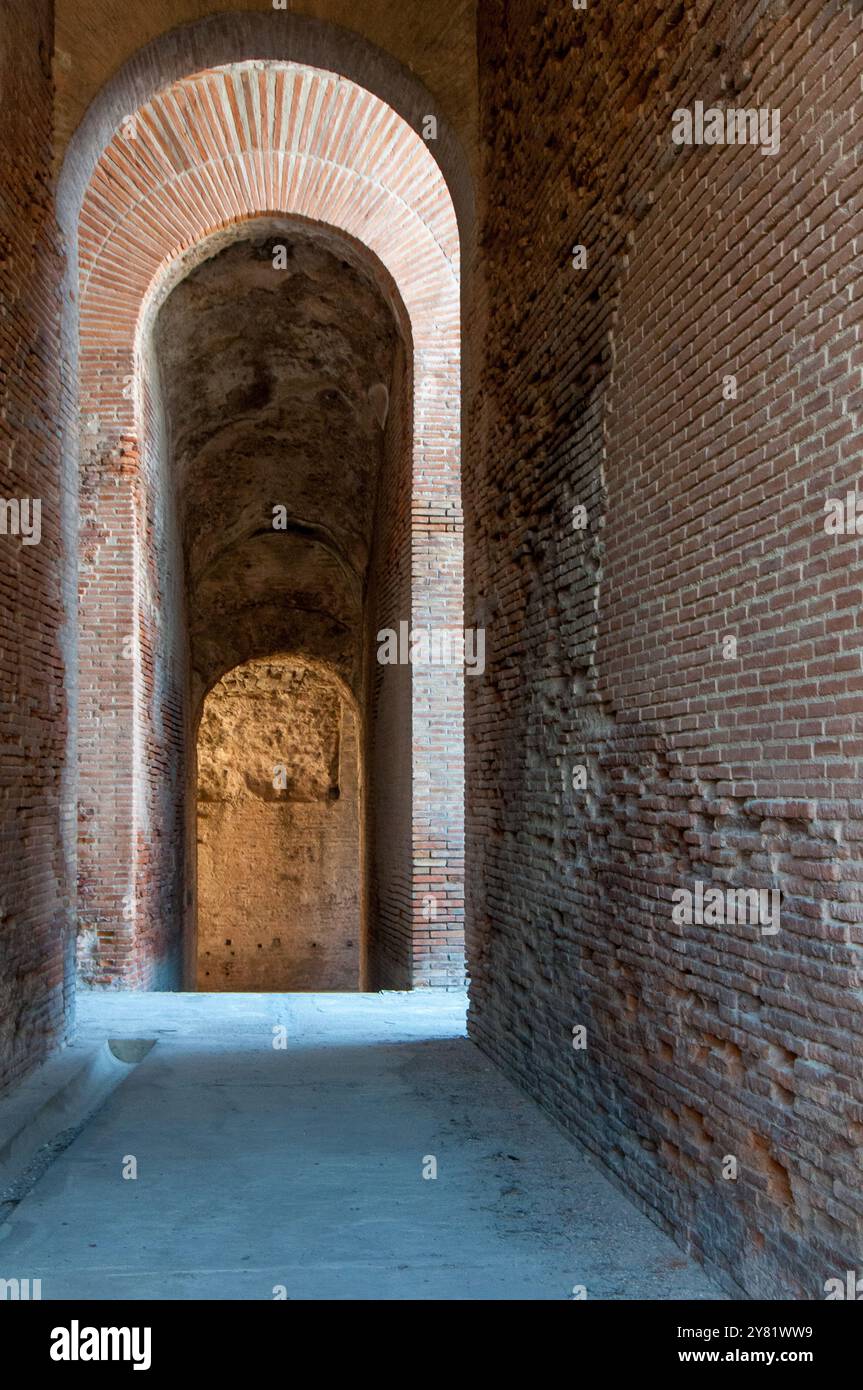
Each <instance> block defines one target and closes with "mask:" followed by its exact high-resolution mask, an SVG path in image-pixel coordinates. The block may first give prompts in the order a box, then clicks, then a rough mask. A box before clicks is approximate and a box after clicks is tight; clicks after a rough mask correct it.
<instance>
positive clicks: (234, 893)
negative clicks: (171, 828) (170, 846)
mask: <svg viewBox="0 0 863 1390" xmlns="http://www.w3.org/2000/svg"><path fill="white" fill-rule="evenodd" d="M357 758H358V747H357V730H356V720H355V716H354V713H353V710H352V709H351V707H350V704H349V702H348V700H347V698H346V696H345V693H344V691H343V690H341V689H340V688H339V686H338V684H337V683H336V682H335V681H334V679H333V677H332V676H331V675H329V674H327V673H325V672H322V671H319V670H315V669H314V668H312V667H310V666H308V665H305V664H303V663H299V662H296V661H292V660H290V659H288V658H282V659H279V660H266V661H255V662H250V663H249V664H248V665H246V666H242V667H240V668H238V669H236V670H233V671H230V672H229V673H228V674H227V675H226V676H225V677H224V678H223V679H222V680H221V681H219V682H218V684H217V685H216V686H214V688H213V689H212V690H211V691H210V693H209V695H208V696H207V699H206V702H205V705H204V713H203V716H202V718H201V724H200V728H199V731H198V985H199V988H201V989H205V990H220V989H229V990H261V991H267V990H273V989H280V990H306V989H312V990H314V989H316V990H328V989H338V990H352V989H356V988H357V987H358V985H359V970H360V932H361V930H362V923H361V902H360V894H359V892H358V884H359V867H360V864H359V853H360V841H359V820H360V805H359V777H358V765H357Z"/></svg>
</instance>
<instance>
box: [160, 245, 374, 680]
mask: <svg viewBox="0 0 863 1390" xmlns="http://www.w3.org/2000/svg"><path fill="white" fill-rule="evenodd" d="M396 342H397V328H396V324H395V320H394V318H393V315H392V312H391V310H390V308H389V306H388V304H387V302H386V301H385V299H384V298H383V296H382V294H381V292H380V291H379V289H378V288H377V286H376V285H375V283H374V281H373V279H372V277H371V275H370V273H369V272H368V270H367V268H366V267H365V266H363V265H362V264H361V263H360V262H359V261H358V259H357V257H356V256H355V255H354V254H353V253H352V251H351V249H350V248H349V247H347V246H346V244H345V243H344V242H343V241H341V240H339V239H338V238H336V237H335V236H334V235H333V234H332V233H329V232H327V231H326V230H324V229H317V228H309V229H308V230H306V229H303V230H298V229H297V228H296V227H295V226H291V227H290V229H287V230H286V229H285V228H282V229H281V230H279V231H271V232H270V233H269V234H267V235H257V236H255V237H253V238H252V239H249V240H244V241H239V242H235V243H234V244H233V245H230V246H228V247H227V248H226V249H224V250H221V251H219V252H218V253H217V254H216V255H214V256H213V257H212V258H211V259H209V260H207V261H205V262H204V263H203V264H201V265H199V266H197V268H196V269H194V270H193V271H192V272H191V273H190V274H189V275H188V276H187V277H186V279H185V280H183V281H182V282H181V283H180V284H179V285H178V286H177V287H176V288H175V289H174V290H173V292H172V293H171V294H170V296H169V297H168V299H167V300H166V302H165V304H164V305H163V306H162V308H161V310H160V312H159V316H158V319H157V323H156V332H155V346H156V356H157V360H158V364H159V369H160V374H161V395H162V403H163V407H164V411H165V415H166V421H167V427H168V435H169V441H170V450H171V456H172V471H173V476H174V480H175V485H176V488H177V503H178V511H179V518H180V526H181V531H182V538H183V550H184V565H185V573H186V584H187V595H188V623H189V631H190V637H191V649H192V672H193V683H194V687H195V690H196V693H197V696H198V698H200V696H201V694H202V693H203V692H204V691H205V690H206V689H207V688H208V687H209V686H210V685H211V684H212V683H213V681H215V680H217V679H218V678H219V677H220V676H221V675H222V674H224V672H225V671H227V670H229V669H230V668H231V667H232V666H234V665H236V664H237V663H238V662H240V661H244V660H247V659H249V658H250V657H253V656H263V655H268V654H270V653H272V652H276V651H296V652H304V653H306V654H308V655H311V656H314V657H317V658H323V659H325V660H328V661H330V662H332V663H333V665H334V666H335V667H336V669H337V670H339V671H340V672H341V673H342V674H344V675H345V676H346V677H347V678H348V679H349V680H352V681H355V680H356V677H357V674H358V671H359V663H360V657H361V651H360V643H361V634H362V604H363V593H364V587H365V582H366V572H367V567H368V562H369V554H370V547H371V541H372V529H373V525H374V517H375V499H376V488H377V478H378V471H379V466H380V462H381V458H382V450H383V440H384V431H383V425H384V421H385V415H386V410H387V408H388V402H389V389H390V385H391V379H392V372H393V363H394V354H395V349H396Z"/></svg>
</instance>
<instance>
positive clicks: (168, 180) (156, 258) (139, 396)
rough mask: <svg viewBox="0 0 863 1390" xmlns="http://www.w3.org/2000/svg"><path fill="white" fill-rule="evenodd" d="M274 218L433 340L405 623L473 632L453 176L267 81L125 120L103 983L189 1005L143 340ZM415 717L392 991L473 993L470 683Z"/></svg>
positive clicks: (114, 365) (106, 289) (96, 410)
mask: <svg viewBox="0 0 863 1390" xmlns="http://www.w3.org/2000/svg"><path fill="white" fill-rule="evenodd" d="M91 124H92V123H91ZM73 167H79V166H74V165H73ZM68 186H69V187H71V184H70V185H68ZM264 216H269V217H273V216H283V217H300V218H304V219H309V220H311V221H313V222H315V223H319V224H323V225H326V226H328V227H330V228H334V229H336V230H337V231H338V232H339V233H341V234H343V235H344V236H346V237H347V238H349V239H351V240H352V241H354V242H356V243H359V244H361V245H362V246H364V247H366V248H368V250H369V251H370V252H371V253H372V255H373V256H374V257H375V258H376V260H377V261H379V262H380V264H381V266H382V267H383V268H384V271H385V272H386V278H388V279H389V280H390V281H391V283H392V284H393V285H394V286H395V287H396V289H397V292H398V297H399V299H400V300H401V304H402V305H403V306H404V313H405V315H406V317H407V320H408V321H409V326H410V335H411V339H412V346H411V364H410V365H411V369H412V407H413V433H412V446H411V455H412V458H411V483H410V503H409V508H408V509H407V512H408V513H409V514H406V516H405V518H404V524H405V528H406V530H405V545H407V546H408V547H409V575H410V579H409V596H407V598H406V602H407V604H408V608H407V610H405V608H404V607H403V608H402V609H401V610H400V612H398V613H397V612H396V610H394V611H393V618H394V619H395V618H396V617H397V616H399V617H400V616H405V617H409V618H410V620H411V622H412V623H413V624H415V625H416V626H420V625H422V626H439V627H450V628H456V627H460V626H461V625H462V596H461V505H460V483H459V475H460V459H459V393H460V368H459V348H460V321H459V263H458V262H459V236H458V229H457V225H456V217H455V211H454V207H453V202H452V199H451V197H450V194H449V191H448V189H447V185H446V183H445V181H444V179H443V177H442V175H441V173H440V169H439V168H438V166H437V164H436V163H435V161H434V159H433V158H432V156H431V154H430V153H429V149H428V147H427V146H426V144H425V143H424V142H423V140H422V139H421V138H420V136H419V135H418V134H417V132H416V131H415V130H413V129H411V127H410V126H409V125H408V124H407V122H406V121H405V120H404V119H403V118H402V117H401V116H400V115H398V114H397V113H396V112H395V111H394V110H393V109H392V108H391V107H389V106H387V105H386V103H384V102H383V101H382V100H381V99H380V98H379V97H377V96H375V95H374V94H373V93H371V92H370V91H368V90H366V89H364V88H363V87H361V86H359V85H357V84H356V83H354V82H352V81H349V80H346V79H345V78H343V77H340V76H338V75H336V74H335V73H333V72H330V71H326V70H322V69H311V68H309V67H305V66H303V65H301V64H298V63H284V62H278V61H273V60H264V61H261V60H256V61H245V62H238V63H234V64H232V65H230V66H227V67H222V68H218V69H208V70H205V71H202V72H198V73H196V74H194V75H191V76H187V77H183V78H182V79H180V80H179V81H177V82H175V83H174V84H173V85H171V86H169V87H167V88H166V89H164V90H161V91H159V92H158V94H156V95H153V96H152V97H151V99H150V100H148V101H146V102H144V103H143V104H142V105H141V106H140V107H139V108H137V109H135V110H134V111H129V110H127V111H126V112H125V113H124V119H123V120H122V122H121V125H120V128H119V129H118V130H116V131H115V133H114V135H113V137H112V139H111V140H110V141H109V142H108V144H107V145H106V147H105V148H104V150H103V151H102V153H101V155H100V156H99V158H98V160H97V161H96V162H95V165H94V168H93V172H92V177H91V178H90V181H89V184H88V186H87V189H86V193H85V196H84V198H83V203H82V206H81V213H80V219H79V223H78V252H79V281H80V310H79V313H80V357H79V379H80V409H81V417H82V421H83V430H84V438H83V445H82V454H81V512H82V522H83V527H82V550H81V584H80V591H81V625H80V671H81V702H80V713H81V717H80V725H79V729H80V734H79V739H80V769H81V793H80V796H81V802H80V830H81V834H80V841H79V853H80V902H79V908H80V913H81V919H82V922H83V925H84V928H85V933H84V940H85V948H86V954H87V957H88V962H89V965H88V970H89V975H90V978H91V980H93V981H95V982H100V983H122V984H127V985H132V986H137V987H171V985H172V984H174V985H175V984H176V983H177V982H178V980H179V977H180V967H179V963H178V961H177V960H176V959H172V960H162V961H160V960H159V930H160V928H159V922H160V919H161V918H163V917H164V915H165V912H166V899H165V896H164V884H161V883H160V882H159V880H158V874H156V875H155V876H154V874H153V871H152V865H153V863H154V861H155V860H156V859H157V858H158V854H161V855H162V856H163V857H164V855H165V853H166V849H165V846H164V845H162V846H161V847H158V846H157V845H156V841H157V840H158V836H159V834H160V830H159V825H158V822H159V814H160V803H159V799H158V797H157V796H156V795H155V793H154V791H153V787H152V785H149V784H148V783H147V780H146V772H145V769H146V767H147V766H151V765H153V764H156V765H158V764H159V763H160V762H161V761H164V760H165V758H166V757H167V750H168V746H169V745H170V744H171V741H172V739H173V740H174V741H175V742H176V741H177V740H178V739H179V737H180V732H179V731H180V728H181V726H183V725H184V724H185V723H187V719H188V716H187V713H186V712H184V711H183V709H182V708H181V707H180V706H181V705H182V700H181V699H180V698H179V697H178V695H177V692H176V691H170V690H168V689H167V688H166V686H165V682H164V681H163V680H161V677H160V672H159V661H160V656H159V650H158V649H159V642H160V641H161V636H160V631H159V603H160V602H161V601H162V597H163V595H162V589H164V576H163V575H160V574H157V573H156V572H155V568H156V567H155V566H154V562H153V549H152V534H151V532H152V508H150V506H149V503H148V494H150V493H151V492H152V489H153V486H154V482H153V478H154V456H155V454H157V453H158V451H159V448H160V447H161V443H160V441H159V440H158V429H157V428H156V425H155V421H154V420H153V418H152V412H151V410H150V402H149V397H148V391H147V386H146V381H144V379H143V377H142V372H141V366H142V334H145V333H146V331H147V326H148V324H149V323H150V321H151V317H152V314H151V310H152V305H153V303H154V302H155V301H157V300H158V299H159V297H160V293H161V292H162V290H163V289H164V287H165V285H166V284H167V283H168V282H170V281H172V280H173V279H176V276H177V273H178V270H177V267H178V265H181V264H182V262H183V261H184V258H188V257H189V256H190V254H194V248H196V247H197V246H199V245H200V244H201V243H203V242H206V240H207V239H209V238H213V237H218V236H219V235H220V234H223V233H226V232H227V231H229V229H230V228H232V227H235V226H237V225H238V224H240V223H242V222H245V221H248V220H250V219H254V218H260V217H264ZM148 518H149V520H148ZM169 587H170V585H169ZM409 718H410V722H411V727H412V739H411V752H410V754H409V758H410V761H411V763H412V773H411V782H412V786H411V789H410V794H409V804H410V808H411V810H410V818H411V840H412V850H411V852H410V863H409V864H406V865H404V867H403V871H400V872H398V873H396V874H395V875H392V876H391V880H392V881H391V885H390V887H389V888H387V890H386V895H385V896H386V897H387V900H386V901H385V902H384V903H382V905H381V912H382V916H383V918H384V919H385V927H384V936H385V938H386V941H387V943H388V944H387V947H386V950H384V951H383V953H382V958H381V963H380V968H379V969H378V970H377V971H376V972H375V978H374V983H375V984H379V985H389V986H397V987H405V986H406V985H417V984H428V983H458V982H459V981H460V979H461V976H462V971H463V966H462V964H461V959H462V952H463V946H462V940H463V938H462V931H463V889H462V877H463V809H462V803H463V755H462V745H461V737H462V729H461V678H460V674H459V673H457V672H455V671H453V670H441V669H431V670H426V671H423V670H421V669H415V670H414V671H413V680H412V690H411V694H410V715H409ZM441 728H443V729H445V730H446V731H448V732H449V733H450V737H449V738H448V743H450V744H451V745H452V746H451V748H449V749H448V750H444V749H443V748H442V747H441V733H440V730H441ZM403 804H404V803H403ZM157 851H158V852H157ZM430 891H434V893H435V896H436V901H437V907H436V911H435V917H434V920H433V921H431V922H430V921H429V920H428V917H427V913H426V912H425V910H424V903H425V901H426V900H427V895H428V894H429V892H430ZM175 896H176V894H175ZM184 896H185V890H184ZM172 906H173V907H174V908H176V910H178V911H180V912H182V911H183V910H184V908H183V904H181V903H179V902H177V903H174V904H172ZM186 906H188V903H186ZM148 943H149V945H148Z"/></svg>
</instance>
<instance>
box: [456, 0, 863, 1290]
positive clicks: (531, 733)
mask: <svg viewBox="0 0 863 1390" xmlns="http://www.w3.org/2000/svg"><path fill="white" fill-rule="evenodd" d="M479 25H480V27H479V54H480V81H481V119H482V135H483V137H484V140H485V141H486V142H487V146H488V153H487V160H486V166H485V173H484V180H483V188H482V199H481V202H482V208H481V217H480V231H479V245H480V253H481V254H480V259H479V260H478V263H477V266H476V274H477V280H478V296H477V307H476V313H475V319H474V321H473V323H472V325H471V340H472V341H473V342H477V341H480V340H481V341H484V342H485V344H486V348H485V353H484V358H483V362H482V367H481V371H480V372H479V374H478V375H477V376H476V377H475V378H474V380H473V381H472V383H471V387H472V390H474V391H476V389H477V387H478V388H479V394H478V395H477V396H476V397H475V407H474V413H473V418H472V422H471V433H470V448H469V450H468V455H467V475H466V482H465V497H466V499H467V505H468V513H467V518H466V521H467V554H468V575H469V582H470V591H469V595H470V602H469V606H468V613H469V617H470V613H471V611H472V610H473V611H474V612H475V613H476V612H480V613H484V614H485V615H486V616H487V620H488V623H489V645H490V665H489V671H488V673H487V675H486V677H485V679H484V680H483V681H482V682H476V683H475V684H472V683H471V682H468V694H469V701H470V705H469V745H468V746H469V763H468V796H469V826H470V838H469V854H468V885H469V902H470V903H471V906H472V931H471V937H470V940H469V958H470V960H471V973H472V977H473V982H474V983H473V997H472V1003H471V1013H470V1029H471V1032H472V1035H473V1036H474V1037H475V1038H476V1040H477V1041H478V1042H479V1043H480V1044H481V1045H482V1046H483V1048H485V1049H486V1050H487V1051H488V1052H489V1053H490V1054H491V1055H492V1056H493V1057H494V1058H495V1059H497V1060H498V1061H500V1062H501V1064H502V1065H504V1066H505V1067H506V1068H507V1070H509V1071H510V1072H511V1073H512V1074H513V1075H514V1076H516V1077H517V1078H518V1079H519V1080H520V1081H521V1082H522V1083H523V1084H524V1085H525V1086H526V1087H528V1088H530V1090H531V1091H532V1092H533V1093H534V1094H536V1095H537V1096H538V1097H539V1098H540V1099H541V1100H542V1102H543V1103H544V1104H545V1105H546V1106H547V1107H548V1108H549V1109H550V1110H551V1111H552V1112H553V1113H554V1114H555V1115H556V1116H557V1117H558V1118H560V1119H561V1120H562V1121H563V1122H564V1123H565V1124H566V1125H567V1126H568V1127H569V1128H570V1129H571V1130H572V1132H573V1133H575V1134H576V1135H577V1136H578V1137H579V1138H580V1139H581V1140H582V1141H583V1142H584V1143H585V1144H587V1145H588V1147H589V1148H590V1149H591V1151H592V1152H593V1153H594V1154H595V1155H596V1156H597V1158H598V1159H599V1160H600V1162H601V1163H602V1164H603V1165H604V1166H605V1168H606V1169H607V1170H608V1171H609V1172H610V1173H611V1174H612V1175H613V1176H615V1177H616V1178H617V1179H619V1180H620V1181H621V1182H625V1183H626V1185H627V1187H628V1188H629V1189H630V1190H631V1191H632V1192H633V1193H634V1195H635V1197H636V1200H638V1201H639V1202H640V1203H641V1204H642V1205H643V1206H644V1207H645V1209H647V1210H648V1211H649V1212H650V1213H651V1214H652V1215H653V1216H654V1217H655V1219H657V1220H658V1221H659V1222H660V1223H661V1224H662V1225H664V1226H665V1227H666V1228H668V1229H670V1230H671V1231H673V1232H674V1234H675V1235H676V1236H677V1238H678V1239H679V1240H680V1241H681V1243H682V1244H684V1245H686V1246H688V1247H689V1248H690V1249H692V1250H693V1251H694V1252H695V1253H696V1254H697V1255H699V1256H700V1257H702V1258H704V1259H706V1260H707V1261H708V1262H710V1263H711V1265H712V1266H713V1267H714V1268H715V1269H716V1270H718V1271H719V1273H720V1274H721V1276H722V1277H723V1278H724V1279H725V1281H726V1282H727V1283H728V1285H729V1287H733V1286H734V1285H735V1284H737V1285H742V1286H743V1287H744V1288H745V1289H746V1290H747V1291H748V1292H750V1293H752V1294H755V1295H761V1296H768V1297H794V1298H806V1299H808V1298H813V1299H814V1298H819V1297H823V1288H824V1281H825V1280H826V1279H827V1278H829V1277H832V1276H834V1275H837V1274H839V1275H841V1274H842V1272H843V1271H844V1270H846V1269H849V1268H854V1266H855V1264H856V1263H858V1262H859V1254H860V1248H861V1242H860V1235H861V1216H863V1205H861V1201H860V1196H859V1191H860V1184H859V1176H860V1163H861V1146H863V1088H861V1080H860V1077H861V1066H860V1060H861V1055H863V1014H861V1007H860V999H861V993H860V987H861V975H860V949H861V944H863V937H861V928H860V925H859V924H860V920H861V914H863V908H861V898H863V893H861V875H860V854H859V844H860V838H861V832H863V819H861V818H863V803H861V801H860V780H859V779H860V754H861V751H863V747H861V743H860V719H861V712H863V688H861V650H860V649H861V641H860V635H859V625H858V623H857V617H856V615H857V613H858V612H859V605H860V599H861V590H860V578H859V576H860V571H859V558H860V557H859V543H858V541H857V538H856V537H855V536H844V537H842V536H838V537H829V536H827V535H825V532H824V527H823V521H824V501H825V498H827V497H843V498H844V496H845V493H846V492H847V491H848V490H849V489H853V488H854V486H855V483H856V480H857V478H858V476H859V470H860V448H861V446H860V433H859V428H860V419H859V412H860V407H861V400H863V398H861V390H860V388H861V368H863V348H861V343H860V316H859V307H858V301H857V300H855V293H854V288H853V286H854V274H855V271H854V263H853V262H854V253H855V249H856V252H857V254H858V256H859V235H860V220H859V218H860V194H861V183H863V173H861V168H860V163H859V159H857V160H855V158H854V145H855V136H854V130H855V122H856V123H857V124H858V128H859V120H860V117H861V114H863V107H861V98H860V79H861V73H863V46H861V39H860V35H861V30H860V6H859V5H857V4H854V5H849V4H844V5H839V4H826V5H825V4H823V3H821V2H820V0H819V2H818V3H809V4H804V3H799V2H798V3H790V4H782V5H765V4H755V3H748V4H739V5H735V6H731V5H730V4H708V3H705V4H699V5H693V6H682V5H681V6H679V7H677V8H675V7H672V6H667V7H666V6H662V7H655V6H651V5H648V4H644V3H638V4H633V5H627V6H623V5H612V4H602V3H599V0H596V2H595V3H594V0H589V3H588V6H587V10H586V11H585V12H580V13H576V12H573V11H572V10H571V9H570V8H569V7H567V6H559V7H554V8H552V9H549V8H548V7H547V6H540V5H538V4H533V3H530V0H519V3H517V4H509V5H503V4H501V3H490V4H488V5H483V6H481V7H480V13H479ZM696 100H702V101H703V102H704V103H705V105H706V106H710V105H712V104H721V105H722V106H732V107H755V108H762V107H763V108H767V109H773V108H777V107H778V108H779V109H780V111H781V142H780V150H779V153H778V154H777V155H775V156H772V155H763V154H762V153H761V152H760V150H759V149H757V148H751V147H744V146H734V145H720V146H714V147H708V146H701V147H698V146H691V147H687V146H681V147H679V148H678V147H676V146H674V145H673V144H672V140H671V129H672V113H673V111H674V110H675V109H677V108H683V107H687V108H692V107H693V104H694V102H695V101H696ZM855 236H856V238H857V242H856V247H855V240H854V238H855ZM576 244H581V245H584V246H585V248H586V251H587V265H586V268H584V269H576V268H574V267H573V265H572V259H573V253H572V248H573V246H574V245H576ZM729 375H733V376H735V377H736V390H737V394H736V398H735V397H734V395H733V394H732V391H733V387H732V384H731V383H729V382H723V378H724V377H727V376H729ZM723 386H725V390H726V394H725V395H723ZM577 506H584V507H585V508H586V520H587V525H586V526H585V527H583V528H579V527H577V526H576V525H574V522H575V520H576V518H577V515H578V514H577V513H575V512H574V510H573V509H574V508H576V507H577ZM728 637H732V638H735V639H736V650H735V647H734V644H733V643H728V642H725V641H724V639H726V638H728ZM581 768H583V769H584V773H583V774H581V773H578V772H577V770H578V769H581ZM574 771H576V776H575V779H573V772H574ZM582 782H583V785H582ZM574 783H575V785H574ZM697 881H701V882H703V883H705V884H707V885H708V886H720V887H723V888H724V887H755V888H763V889H767V890H770V889H778V890H781V894H782V898H781V927H780V930H779V932H778V933H776V934H775V935H767V934H763V933H762V932H761V931H760V930H759V928H758V927H757V926H753V925H751V924H747V923H742V922H729V923H727V924H725V925H723V926H699V925H677V924H676V923H675V922H674V921H673V919H672V907H673V900H672V894H673V893H674V892H675V890H677V889H690V890H693V891H694V884H695V883H696V882H697ZM579 1025H581V1026H584V1027H585V1028H586V1042H587V1046H586V1048H575V1047H574V1046H573V1042H574V1041H576V1040H577V1037H574V1035H573V1028H576V1027H578V1026H579ZM728 1157H733V1158H734V1159H735V1160H736V1162H737V1167H738V1173H737V1178H736V1181H734V1180H730V1179H726V1178H723V1169H724V1167H725V1168H726V1171H730V1170H728V1168H727V1164H726V1160H727V1158H728ZM574 1195H575V1197H576V1198H577V1194H574Z"/></svg>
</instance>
